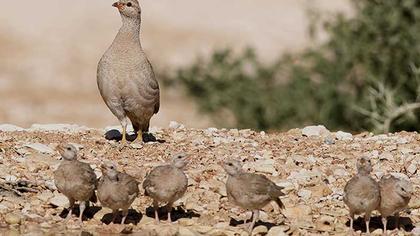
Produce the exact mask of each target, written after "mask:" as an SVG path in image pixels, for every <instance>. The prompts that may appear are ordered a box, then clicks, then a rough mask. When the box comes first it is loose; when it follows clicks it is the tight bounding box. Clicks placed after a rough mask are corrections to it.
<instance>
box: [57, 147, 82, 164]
mask: <svg viewBox="0 0 420 236" xmlns="http://www.w3.org/2000/svg"><path fill="white" fill-rule="evenodd" d="M57 149H58V152H59V153H60V154H61V156H62V157H63V158H64V160H67V161H72V160H76V158H77V148H76V147H75V146H73V145H71V144H64V145H59V146H58V147H57Z"/></svg>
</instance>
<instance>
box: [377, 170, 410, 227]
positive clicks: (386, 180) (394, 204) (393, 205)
mask: <svg viewBox="0 0 420 236" xmlns="http://www.w3.org/2000/svg"><path fill="white" fill-rule="evenodd" d="M379 187H380V191H381V203H380V205H379V208H378V209H379V212H380V213H381V216H382V223H383V225H384V234H386V224H387V217H388V216H391V215H395V216H396V219H397V228H399V212H400V211H402V210H403V209H404V208H406V207H407V205H408V203H409V202H410V199H411V196H412V194H413V186H412V185H411V183H410V182H408V181H407V180H404V179H398V178H396V177H394V176H392V175H385V176H382V178H381V180H380V181H379Z"/></svg>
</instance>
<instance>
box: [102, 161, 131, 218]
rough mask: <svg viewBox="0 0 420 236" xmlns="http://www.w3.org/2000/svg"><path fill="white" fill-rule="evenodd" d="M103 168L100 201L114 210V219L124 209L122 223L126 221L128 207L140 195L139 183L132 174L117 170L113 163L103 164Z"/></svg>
mask: <svg viewBox="0 0 420 236" xmlns="http://www.w3.org/2000/svg"><path fill="white" fill-rule="evenodd" d="M101 169H102V173H103V176H102V177H101V178H100V180H99V183H98V199H99V202H101V204H102V206H104V207H108V208H111V209H112V210H113V213H114V219H115V217H116V214H117V212H118V210H119V209H122V212H123V219H122V223H125V219H126V217H127V214H128V209H129V208H130V206H131V204H132V203H133V201H134V200H135V199H136V198H137V196H138V195H139V187H138V185H139V183H138V182H137V180H136V179H134V178H133V177H132V176H130V175H128V174H126V173H122V172H119V171H117V168H116V166H115V165H114V164H112V163H108V164H106V165H102V167H101ZM114 219H113V221H114Z"/></svg>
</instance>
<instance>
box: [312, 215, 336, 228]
mask: <svg viewBox="0 0 420 236" xmlns="http://www.w3.org/2000/svg"><path fill="white" fill-rule="evenodd" d="M315 227H316V229H317V230H319V231H325V232H329V231H332V230H333V229H334V217H332V216H321V217H320V218H319V219H318V220H317V221H316V224H315Z"/></svg>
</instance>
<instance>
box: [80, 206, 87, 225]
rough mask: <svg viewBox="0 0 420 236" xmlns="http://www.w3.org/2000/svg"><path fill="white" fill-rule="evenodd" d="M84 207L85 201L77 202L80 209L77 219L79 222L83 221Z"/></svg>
mask: <svg viewBox="0 0 420 236" xmlns="http://www.w3.org/2000/svg"><path fill="white" fill-rule="evenodd" d="M85 209H86V202H85V201H81V202H80V204H79V210H80V214H79V221H80V222H83V212H85Z"/></svg>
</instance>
